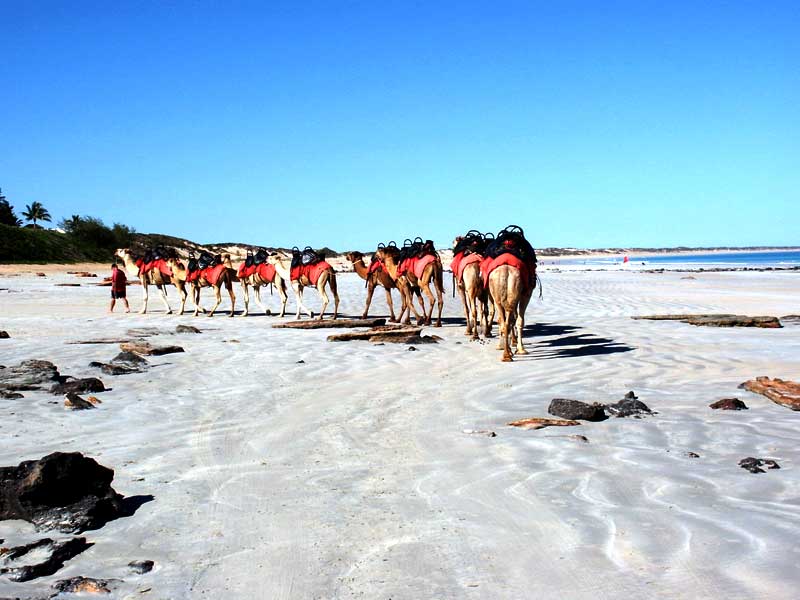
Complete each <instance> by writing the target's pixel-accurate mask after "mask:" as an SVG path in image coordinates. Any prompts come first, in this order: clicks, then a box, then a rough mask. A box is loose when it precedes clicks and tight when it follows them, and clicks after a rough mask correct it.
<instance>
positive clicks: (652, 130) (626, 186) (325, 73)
mask: <svg viewBox="0 0 800 600" xmlns="http://www.w3.org/2000/svg"><path fill="white" fill-rule="evenodd" d="M166 4H169V6H165V5H166ZM798 32H800V2H797V1H796V0H794V1H792V2H773V1H766V2H764V1H753V2H740V1H732V2H724V3H722V2H720V3H716V2H697V1H692V2H675V1H671V2H655V1H647V0H632V1H630V2H614V1H604V2H560V1H558V0H555V1H551V2H533V1H531V2H514V3H502V2H486V3H483V4H477V3H469V2H452V3H446V2H431V3H412V2H397V3H387V2H363V3H351V2H340V3H336V2H319V3H317V2H288V3H277V2H252V3H239V2H191V3H189V2H187V3H182V2H170V3H165V2H135V3H134V2H120V3H116V2H111V3H109V2H102V3H99V2H98V3H91V2H77V3H75V2H39V1H37V2H23V1H7V2H0V53H1V54H0V56H2V60H0V77H1V78H2V93H0V142H1V145H0V187H2V189H3V192H4V194H5V195H6V196H7V197H8V198H9V200H10V201H11V203H12V204H14V205H15V206H16V208H17V209H21V208H22V207H23V205H24V204H28V203H30V202H32V201H39V202H42V203H43V204H44V205H45V206H46V207H47V208H48V209H49V210H50V212H51V213H52V214H53V216H54V217H55V220H56V221H57V220H58V219H60V218H61V217H64V216H69V215H71V214H73V213H77V214H84V215H87V214H88V215H93V216H97V217H100V218H102V219H103V220H105V221H106V222H108V223H111V222H113V221H119V222H123V223H126V224H129V225H132V226H134V227H135V228H136V229H137V230H139V231H143V232H161V233H169V234H173V235H178V236H181V237H187V238H191V239H194V240H197V241H200V242H215V241H243V242H248V243H254V244H265V245H284V246H285V245H295V244H297V245H305V244H310V245H313V246H322V245H328V246H331V247H333V248H336V249H347V248H354V247H355V248H371V247H374V245H375V244H376V243H377V242H379V241H386V240H389V239H396V240H397V241H398V242H400V241H402V239H403V238H404V237H413V236H415V235H420V236H423V237H426V238H432V239H434V240H435V241H436V242H437V243H438V244H441V245H446V244H448V243H449V242H450V241H451V240H452V238H453V236H454V235H456V234H457V233H459V232H462V231H465V230H467V229H471V228H478V229H482V230H496V229H498V228H500V227H502V226H505V225H507V224H509V223H516V224H519V225H522V226H523V227H524V228H525V230H526V232H527V233H528V236H529V237H530V238H531V240H532V242H533V244H534V245H535V246H539V247H544V246H579V247H596V246H607V245H615V246H674V245H726V244H732V245H751V244H752V245H756V244H762V245H766V244H783V245H793V244H800V227H799V226H798V223H800V197H799V195H798V189H800V117H799V115H800V35H799V34H798Z"/></svg>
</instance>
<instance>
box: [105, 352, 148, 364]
mask: <svg viewBox="0 0 800 600" xmlns="http://www.w3.org/2000/svg"><path fill="white" fill-rule="evenodd" d="M111 363H112V364H120V365H125V366H128V367H141V366H144V365H146V364H148V363H147V359H146V358H142V357H141V356H139V355H138V354H134V353H133V352H120V353H119V354H117V355H116V356H115V357H114V358H112V359H111Z"/></svg>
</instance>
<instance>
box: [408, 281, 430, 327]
mask: <svg viewBox="0 0 800 600" xmlns="http://www.w3.org/2000/svg"><path fill="white" fill-rule="evenodd" d="M412 289H413V288H412ZM413 294H416V296H417V300H419V306H420V309H421V311H422V312H421V313H418V312H417V311H416V309H414V303H413V302H412V303H411V309H412V310H414V317H415V318H416V319H417V325H424V324H425V315H426V314H427V313H426V312H425V301H424V300H423V299H422V290H420V288H418V287H417V288H416V289H414V291H413Z"/></svg>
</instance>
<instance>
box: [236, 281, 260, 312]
mask: <svg viewBox="0 0 800 600" xmlns="http://www.w3.org/2000/svg"><path fill="white" fill-rule="evenodd" d="M240 283H241V284H242V297H243V298H244V312H243V313H242V316H243V317H246V316H247V315H249V314H250V286H249V285H248V284H247V281H246V278H245V277H243V278H242V279H241V280H240ZM253 288H254V289H253V291H255V293H256V297H258V288H257V287H255V286H253Z"/></svg>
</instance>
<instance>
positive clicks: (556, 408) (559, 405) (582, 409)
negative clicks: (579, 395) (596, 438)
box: [547, 398, 608, 421]
mask: <svg viewBox="0 0 800 600" xmlns="http://www.w3.org/2000/svg"><path fill="white" fill-rule="evenodd" d="M603 408H604V407H603V405H602V404H597V403H594V404H587V403H586V402H580V401H579V400H569V399H567V398H553V400H552V401H551V402H550V406H549V407H548V408H547V412H549V413H550V414H551V415H554V416H556V417H561V418H562V419H572V420H578V421H604V420H605V419H607V418H608V416H607V415H606V413H605V411H604V410H603Z"/></svg>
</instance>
